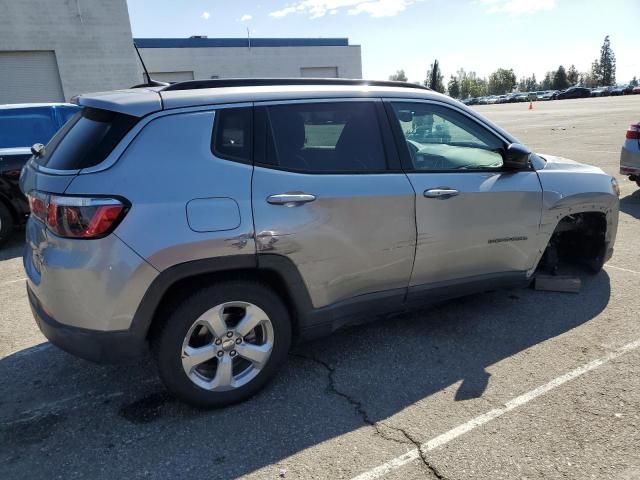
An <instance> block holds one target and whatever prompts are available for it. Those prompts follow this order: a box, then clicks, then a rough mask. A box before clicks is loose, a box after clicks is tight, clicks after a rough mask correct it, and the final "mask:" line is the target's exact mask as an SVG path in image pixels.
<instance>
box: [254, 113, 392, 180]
mask: <svg viewBox="0 0 640 480" xmlns="http://www.w3.org/2000/svg"><path fill="white" fill-rule="evenodd" d="M266 110H267V118H268V126H267V148H266V153H267V155H266V157H267V158H266V163H268V164H270V165H274V166H278V167H281V168H283V169H286V170H294V171H301V172H309V173H340V172H345V173H346V172H356V173H357V172H373V171H384V170H386V168H387V164H386V156H385V150H384V145H383V143H382V135H381V131H380V125H379V123H378V117H377V113H376V108H375V105H374V104H373V103H370V102H340V103H301V104H291V105H277V106H272V107H267V109H266Z"/></svg>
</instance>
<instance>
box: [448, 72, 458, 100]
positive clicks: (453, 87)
mask: <svg viewBox="0 0 640 480" xmlns="http://www.w3.org/2000/svg"><path fill="white" fill-rule="evenodd" d="M447 92H449V96H450V97H453V98H460V82H459V81H458V79H457V78H456V77H454V76H453V75H451V78H450V79H449V84H448V85H447Z"/></svg>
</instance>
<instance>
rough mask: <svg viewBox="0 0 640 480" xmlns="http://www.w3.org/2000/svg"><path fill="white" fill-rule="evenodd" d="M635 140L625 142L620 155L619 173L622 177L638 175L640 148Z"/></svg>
mask: <svg viewBox="0 0 640 480" xmlns="http://www.w3.org/2000/svg"><path fill="white" fill-rule="evenodd" d="M634 142H636V140H626V141H625V145H624V146H623V147H622V152H621V153H620V173H621V174H622V175H636V176H637V175H640V146H638V144H637V143H634Z"/></svg>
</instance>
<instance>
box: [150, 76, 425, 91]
mask: <svg viewBox="0 0 640 480" xmlns="http://www.w3.org/2000/svg"><path fill="white" fill-rule="evenodd" d="M279 85H283V86H284V85H362V86H372V87H401V88H419V89H421V90H431V89H430V88H428V87H425V86H422V85H418V84H415V83H407V82H394V81H391V80H356V79H349V78H222V79H213V80H188V81H186V82H178V83H173V84H171V85H169V86H167V87H164V88H163V89H162V91H164V92H168V91H174V90H197V89H200V88H225V87H273V86H279Z"/></svg>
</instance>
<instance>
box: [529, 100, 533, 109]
mask: <svg viewBox="0 0 640 480" xmlns="http://www.w3.org/2000/svg"><path fill="white" fill-rule="evenodd" d="M529 110H533V102H531V101H530V102H529Z"/></svg>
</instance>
